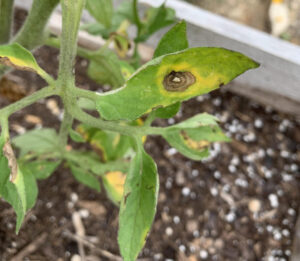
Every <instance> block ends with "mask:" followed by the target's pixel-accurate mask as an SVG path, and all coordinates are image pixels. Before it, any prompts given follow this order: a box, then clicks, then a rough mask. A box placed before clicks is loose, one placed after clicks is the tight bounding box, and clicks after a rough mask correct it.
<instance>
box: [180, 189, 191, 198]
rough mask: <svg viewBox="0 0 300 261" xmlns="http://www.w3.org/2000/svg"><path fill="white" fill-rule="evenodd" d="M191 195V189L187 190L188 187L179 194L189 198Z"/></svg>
mask: <svg viewBox="0 0 300 261" xmlns="http://www.w3.org/2000/svg"><path fill="white" fill-rule="evenodd" d="M190 193H191V189H190V188H188V187H184V188H183V189H182V190H181V194H182V195H183V196H185V197H187V196H189V195H190Z"/></svg>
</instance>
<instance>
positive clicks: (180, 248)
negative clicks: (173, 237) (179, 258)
mask: <svg viewBox="0 0 300 261" xmlns="http://www.w3.org/2000/svg"><path fill="white" fill-rule="evenodd" d="M178 248H179V251H180V252H185V250H186V247H185V245H180V246H179V247H178Z"/></svg>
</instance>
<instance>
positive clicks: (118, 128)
mask: <svg viewBox="0 0 300 261" xmlns="http://www.w3.org/2000/svg"><path fill="white" fill-rule="evenodd" d="M72 115H74V118H75V119H77V120H79V121H80V122H82V123H85V124H87V125H89V126H92V127H95V128H99V129H102V130H107V131H112V132H119V133H121V134H123V135H127V136H133V137H135V136H143V135H162V134H163V133H164V131H165V128H159V127H147V126H142V127H139V126H129V125H121V124H119V123H116V122H112V121H105V120H102V119H99V118H95V117H93V116H91V115H89V114H88V113H86V112H84V111H82V110H81V109H80V108H79V107H78V106H74V107H73V108H72Z"/></svg>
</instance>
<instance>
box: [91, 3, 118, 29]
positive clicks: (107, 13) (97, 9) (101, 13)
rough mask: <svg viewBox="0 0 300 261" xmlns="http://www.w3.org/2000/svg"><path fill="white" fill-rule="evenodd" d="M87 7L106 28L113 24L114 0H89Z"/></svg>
mask: <svg viewBox="0 0 300 261" xmlns="http://www.w3.org/2000/svg"><path fill="white" fill-rule="evenodd" d="M86 9H87V10H88V11H89V12H90V14H91V15H92V16H93V17H94V18H95V19H96V20H97V21H98V22H99V23H100V24H103V25H104V26H105V27H106V28H109V27H110V26H111V23H112V15H113V11H114V10H113V2H112V0H87V2H86Z"/></svg>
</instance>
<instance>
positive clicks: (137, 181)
mask: <svg viewBox="0 0 300 261" xmlns="http://www.w3.org/2000/svg"><path fill="white" fill-rule="evenodd" d="M158 186H159V183H158V175H157V169H156V165H155V163H154V161H153V160H152V158H151V157H150V156H149V155H148V154H146V152H145V151H144V150H143V151H139V152H138V153H137V155H136V157H135V158H134V159H133V160H132V162H131V165H130V169H129V172H128V174H127V177H126V181H125V186H124V195H123V198H122V201H121V208H120V216H119V235H118V242H119V246H120V251H121V254H122V257H123V258H124V260H125V261H132V260H135V259H136V257H137V256H138V253H139V252H140V250H141V249H142V247H143V246H144V244H145V240H146V236H147V234H148V232H149V230H150V228H151V224H152V222H153V219H154V215H155V211H156V204H157V195H158Z"/></svg>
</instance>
